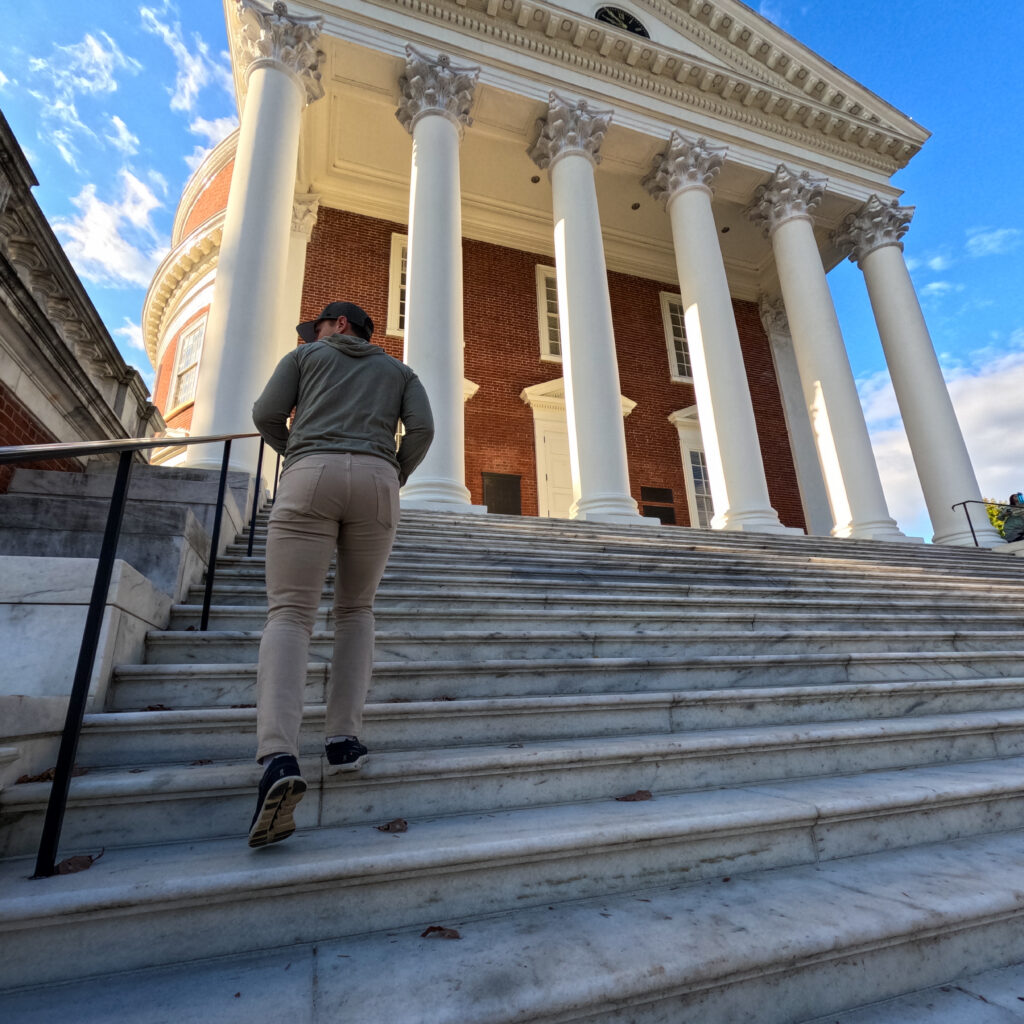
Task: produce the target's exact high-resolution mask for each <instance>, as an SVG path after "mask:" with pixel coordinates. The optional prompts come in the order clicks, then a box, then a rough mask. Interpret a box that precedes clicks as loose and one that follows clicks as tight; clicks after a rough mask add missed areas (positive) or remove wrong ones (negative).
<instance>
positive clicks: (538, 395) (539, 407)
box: [519, 377, 636, 419]
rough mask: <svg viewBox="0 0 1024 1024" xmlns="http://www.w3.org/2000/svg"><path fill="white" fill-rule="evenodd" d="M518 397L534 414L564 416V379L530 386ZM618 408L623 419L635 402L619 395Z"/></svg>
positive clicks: (634, 405)
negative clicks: (545, 413)
mask: <svg viewBox="0 0 1024 1024" xmlns="http://www.w3.org/2000/svg"><path fill="white" fill-rule="evenodd" d="M519 397H520V399H521V400H522V402H523V404H524V405H528V406H529V407H530V408H531V409H533V410H534V412H535V413H536V412H553V413H559V414H561V415H562V416H564V415H565V378H564V377H555V379H554V380H545V381H542V382H541V383H540V384H532V385H531V386H530V387H528V388H523V390H522V391H520V392H519ZM619 407H620V408H621V409H622V418H623V419H625V418H626V417H627V416H628V415H629V414H630V413H631V412H632V411H633V410H634V409H635V408H636V402H634V401H633V399H632V398H627V397H626V396H625V395H619Z"/></svg>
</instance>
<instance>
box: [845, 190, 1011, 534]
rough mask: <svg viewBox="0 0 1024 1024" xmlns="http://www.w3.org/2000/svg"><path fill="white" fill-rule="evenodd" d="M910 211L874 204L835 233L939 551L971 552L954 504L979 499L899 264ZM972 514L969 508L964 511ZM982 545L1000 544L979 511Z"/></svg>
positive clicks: (924, 330)
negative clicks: (874, 341)
mask: <svg viewBox="0 0 1024 1024" xmlns="http://www.w3.org/2000/svg"><path fill="white" fill-rule="evenodd" d="M913 213H914V208H913V207H901V206H899V205H897V203H896V201H895V200H893V201H892V202H891V203H889V204H885V203H882V202H881V201H880V200H879V199H878V197H877V196H872V197H871V199H869V200H868V202H867V203H866V204H865V205H864V207H863V208H862V209H861V210H860V211H859V212H858V213H857V214H853V215H851V216H850V217H848V218H847V219H846V221H845V222H844V224H843V226H842V228H841V229H840V231H839V232H837V236H836V241H837V243H838V244H840V245H852V246H853V247H854V248H853V252H852V253H851V255H850V259H851V260H853V262H855V263H857V264H858V265H859V266H860V269H861V270H862V271H863V273H864V280H865V282H866V284H867V289H868V297H869V298H870V300H871V308H872V311H873V312H874V315H875V322H876V324H877V325H878V334H879V337H880V338H881V340H882V349H883V350H884V352H885V361H886V363H887V364H888V367H889V375H890V377H891V378H892V386H893V391H894V392H895V394H896V402H897V403H898V405H899V408H900V415H901V416H902V418H903V426H904V427H905V429H906V432H907V440H908V442H909V443H910V451H911V454H912V455H913V458H914V465H915V467H916V468H917V475H918V479H919V480H920V482H921V490H922V491H923V492H924V500H925V504H926V505H927V507H928V515H929V517H930V518H931V521H932V527H933V529H934V530H935V536H934V538H933V540H934V543H936V544H951V545H969V546H973V545H974V536H973V535H972V533H971V529H970V527H969V526H968V524H967V519H966V516H965V515H964V510H963V509H962V508H957V509H954V508H953V507H952V506H953V504H955V503H957V502H962V501H967V500H975V501H978V500H980V499H981V489H980V488H979V487H978V480H977V477H976V476H975V473H974V467H973V466H972V465H971V457H970V455H969V454H968V452H967V445H966V444H965V443H964V437H963V433H962V432H961V430H960V424H959V422H958V421H957V418H956V412H955V410H954V409H953V403H952V401H951V399H950V397H949V390H948V389H947V387H946V381H945V379H944V378H943V376H942V368H941V367H940V366H939V360H938V358H937V357H936V355H935V348H934V346H933V345H932V341H931V337H930V336H929V334H928V327H927V325H926V324H925V320H924V314H923V313H922V312H921V305H920V303H919V302H918V300H917V294H916V292H915V291H914V285H913V282H912V281H911V279H910V273H909V271H908V270H907V265H906V263H905V262H904V260H903V243H902V241H901V238H902V236H903V235H904V234H905V233H906V230H907V228H908V227H909V225H910V220H911V217H912V216H913ZM968 507H969V508H970V506H968ZM971 512H972V517H971V521H972V522H973V524H974V530H975V533H976V534H977V536H978V540H979V542H980V543H981V544H982V545H983V546H986V547H995V546H997V545H999V544H1001V543H1002V539H1001V538H1000V536H999V534H998V533H997V532H996V531H995V529H994V528H993V527H992V524H991V523H990V522H989V519H988V515H987V514H986V512H985V510H984V509H983V508H981V507H980V506H974V507H973V508H971Z"/></svg>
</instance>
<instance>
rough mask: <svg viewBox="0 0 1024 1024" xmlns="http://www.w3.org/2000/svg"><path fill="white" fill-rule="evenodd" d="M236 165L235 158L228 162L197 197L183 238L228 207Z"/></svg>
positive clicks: (183, 231) (185, 224) (186, 219)
mask: <svg viewBox="0 0 1024 1024" xmlns="http://www.w3.org/2000/svg"><path fill="white" fill-rule="evenodd" d="M234 166H235V162H234V160H231V161H229V162H228V163H226V164H225V165H224V166H223V167H222V168H221V169H220V170H219V171H218V172H217V173H216V174H215V175H214V176H213V178H212V179H211V180H210V183H209V184H208V185H207V186H206V188H204V189H203V191H202V192H200V193H199V195H198V196H197V197H196V201H195V202H194V203H193V204H192V209H191V210H189V211H188V216H187V217H186V218H185V223H184V225H183V226H182V229H181V237H182V238H187V237H188V236H189V235H190V234H191V233H192V232H193V231H195V229H196V228H197V227H199V225H200V224H202V223H203V221H204V220H206V219H207V218H209V217H212V216H213V215H214V214H215V213H220V211H221V210H223V209H225V208H226V207H227V205H228V192H229V191H230V190H231V172H232V170H234Z"/></svg>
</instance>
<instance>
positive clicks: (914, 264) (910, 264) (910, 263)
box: [904, 256, 921, 270]
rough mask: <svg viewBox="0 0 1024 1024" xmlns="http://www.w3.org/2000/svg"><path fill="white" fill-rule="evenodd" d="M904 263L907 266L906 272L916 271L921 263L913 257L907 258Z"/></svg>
mask: <svg viewBox="0 0 1024 1024" xmlns="http://www.w3.org/2000/svg"><path fill="white" fill-rule="evenodd" d="M904 262H905V263H906V264H907V270H917V268H918V267H919V266H921V261H920V260H919V259H917V258H916V257H915V256H908V257H907V258H906V260H905V261H904Z"/></svg>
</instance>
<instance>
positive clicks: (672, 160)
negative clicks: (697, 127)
mask: <svg viewBox="0 0 1024 1024" xmlns="http://www.w3.org/2000/svg"><path fill="white" fill-rule="evenodd" d="M727 152H728V147H727V146H712V145H711V144H710V143H709V142H708V140H707V139H703V138H701V139H696V140H694V139H690V138H687V137H686V136H685V135H681V134H680V133H679V132H677V131H673V132H672V134H671V135H670V136H669V137H668V146H667V147H666V149H665V151H664V152H663V153H659V154H658V155H657V156H656V157H655V158H654V163H653V165H652V167H651V170H650V172H649V173H648V174H647V176H646V177H644V178H643V179H641V181H640V184H641V185H643V187H644V188H645V189H647V191H648V192H650V194H651V195H652V196H654V198H655V199H664V200H665V201H666V202H671V200H672V199H673V197H674V196H676V195H678V194H679V193H680V192H683V191H685V190H686V189H690V188H699V189H703V190H704V191H705V192H707V193H708V194H709V195H710V194H711V191H712V188H711V186H712V183H713V182H714V180H715V178H717V177H718V172H719V171H721V169H722V164H723V163H724V162H725V154H726V153H727Z"/></svg>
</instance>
